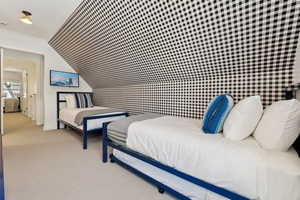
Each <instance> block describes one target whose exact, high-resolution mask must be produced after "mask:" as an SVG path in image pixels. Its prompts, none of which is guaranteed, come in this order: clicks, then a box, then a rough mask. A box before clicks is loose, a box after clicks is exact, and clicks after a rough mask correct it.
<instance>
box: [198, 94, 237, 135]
mask: <svg viewBox="0 0 300 200" xmlns="http://www.w3.org/2000/svg"><path fill="white" fill-rule="evenodd" d="M233 104H234V102H233V99H232V97H231V96H230V95H227V94H222V95H220V96H217V97H215V98H214V99H213V100H212V101H211V103H210V105H209V106H208V108H207V111H206V113H205V114H204V118H203V126H202V130H203V131H204V132H205V133H208V134H215V133H219V132H220V131H221V130H222V129H223V125H224V122H225V120H226V118H227V116H228V114H229V112H230V110H231V109H232V107H233Z"/></svg>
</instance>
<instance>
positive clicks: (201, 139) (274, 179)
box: [127, 116, 300, 200]
mask: <svg viewBox="0 0 300 200" xmlns="http://www.w3.org/2000/svg"><path fill="white" fill-rule="evenodd" d="M200 127H201V121H199V120H192V119H186V118H177V117H170V116H165V117H161V118H156V119H151V120H145V121H141V122H135V123H133V124H131V125H130V127H129V130H128V137H127V146H128V147H129V148H131V149H133V150H135V151H137V152H140V153H142V154H145V155H147V156H150V157H152V158H153V159H155V160H157V161H159V162H161V163H164V164H166V165H168V166H171V167H174V168H176V169H178V170H180V171H182V172H185V173H187V174H190V175H192V176H195V177H197V178H199V179H202V180H204V181H207V182H209V183H212V184H214V185H216V186H220V187H223V188H226V189H228V190H230V191H234V192H235V193H238V194H240V195H242V196H245V197H248V198H251V199H262V200H282V199H286V198H288V199H289V200H299V199H300V190H299V188H300V159H299V157H298V155H297V153H296V152H295V150H294V149H290V150H289V151H288V152H273V151H266V150H263V149H262V148H261V147H260V146H259V145H258V143H257V142H256V141H255V139H254V138H253V137H249V138H247V139H246V140H243V141H241V142H236V141H231V140H228V139H226V138H224V137H223V135H221V134H218V135H211V134H204V133H203V132H202V131H201V128H200Z"/></svg>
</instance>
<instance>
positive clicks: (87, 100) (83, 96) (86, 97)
mask: <svg viewBox="0 0 300 200" xmlns="http://www.w3.org/2000/svg"><path fill="white" fill-rule="evenodd" d="M75 97H76V104H77V108H90V107H93V106H94V105H93V102H92V96H91V94H89V93H76V94H75Z"/></svg>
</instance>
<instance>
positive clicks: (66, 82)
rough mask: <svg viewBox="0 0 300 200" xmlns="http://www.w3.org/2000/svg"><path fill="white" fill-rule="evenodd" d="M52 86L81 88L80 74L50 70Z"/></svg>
mask: <svg viewBox="0 0 300 200" xmlns="http://www.w3.org/2000/svg"><path fill="white" fill-rule="evenodd" d="M50 85H51V86H60V87H79V74H77V73H71V72H62V71H55V70H50Z"/></svg>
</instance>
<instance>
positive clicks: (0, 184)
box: [0, 48, 4, 200]
mask: <svg viewBox="0 0 300 200" xmlns="http://www.w3.org/2000/svg"><path fill="white" fill-rule="evenodd" d="M2 80H3V49H2V48H0V93H1V98H0V99H1V100H0V105H1V106H0V107H1V112H0V118H1V123H0V128H1V134H0V200H4V174H3V156H2V135H3V101H2V94H3V92H2Z"/></svg>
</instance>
